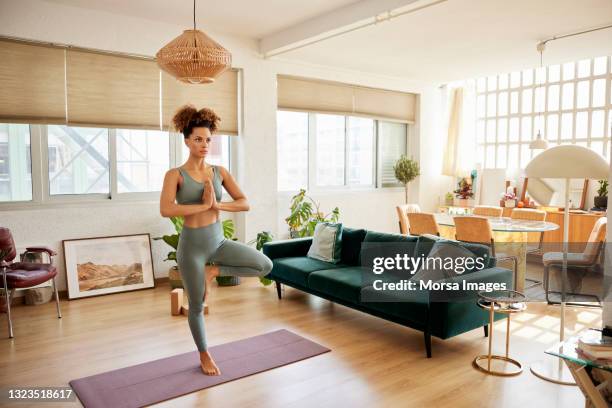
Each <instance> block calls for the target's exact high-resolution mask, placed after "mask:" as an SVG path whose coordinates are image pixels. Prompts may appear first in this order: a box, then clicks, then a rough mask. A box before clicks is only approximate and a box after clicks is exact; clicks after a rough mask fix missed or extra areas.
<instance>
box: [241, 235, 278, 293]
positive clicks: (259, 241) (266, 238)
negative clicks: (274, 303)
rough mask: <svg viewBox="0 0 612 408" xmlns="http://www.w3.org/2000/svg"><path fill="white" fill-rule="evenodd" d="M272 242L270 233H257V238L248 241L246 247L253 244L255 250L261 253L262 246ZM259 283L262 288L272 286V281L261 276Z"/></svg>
mask: <svg viewBox="0 0 612 408" xmlns="http://www.w3.org/2000/svg"><path fill="white" fill-rule="evenodd" d="M272 240H273V236H272V233H271V232H270V231H262V232H259V233H257V237H256V238H254V239H252V240H250V241H249V242H248V243H247V244H248V245H252V244H255V248H257V250H258V251H261V249H262V248H263V246H264V244H265V243H266V242H270V241H272ZM259 281H260V282H261V283H262V284H263V285H264V286H268V285H271V284H272V280H271V279H268V278H264V277H263V276H262V277H260V278H259Z"/></svg>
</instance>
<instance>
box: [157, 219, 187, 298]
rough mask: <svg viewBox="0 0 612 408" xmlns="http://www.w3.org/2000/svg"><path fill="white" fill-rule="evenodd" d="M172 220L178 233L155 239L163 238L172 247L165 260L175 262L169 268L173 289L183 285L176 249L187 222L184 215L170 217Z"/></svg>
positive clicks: (169, 277)
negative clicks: (177, 263) (184, 224)
mask: <svg viewBox="0 0 612 408" xmlns="http://www.w3.org/2000/svg"><path fill="white" fill-rule="evenodd" d="M170 221H171V222H172V224H173V225H174V230H175V231H176V234H172V235H164V236H163V237H155V238H153V239H154V240H156V241H157V240H160V239H162V240H163V241H164V242H165V243H166V244H168V245H169V246H170V247H171V248H172V251H170V252H168V255H167V256H166V259H164V262H165V261H171V262H174V263H175V264H174V265H173V266H171V267H170V270H168V280H169V282H170V287H171V288H172V289H176V288H182V287H183V281H182V279H181V274H180V272H179V269H178V265H176V249H177V248H178V243H179V237H180V235H181V231H182V230H183V223H184V222H185V219H184V218H183V217H170Z"/></svg>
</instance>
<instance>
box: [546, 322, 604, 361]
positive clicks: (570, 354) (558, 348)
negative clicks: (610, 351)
mask: <svg viewBox="0 0 612 408" xmlns="http://www.w3.org/2000/svg"><path fill="white" fill-rule="evenodd" d="M585 338H586V339H593V340H598V339H601V330H598V329H589V330H587V331H585V332H582V333H580V334H579V335H577V336H574V337H572V338H570V339H567V340H565V341H563V342H560V343H557V344H555V345H554V346H552V347H551V348H549V349H548V350H546V351H545V353H546V354H550V355H551V356H556V357H560V358H563V359H566V360H570V361H573V362H574V363H577V364H581V365H584V366H589V367H595V368H600V369H602V370H606V371H610V372H612V361H605V360H590V359H589V358H588V357H586V356H585V355H584V354H581V353H580V352H579V351H578V340H579V339H585Z"/></svg>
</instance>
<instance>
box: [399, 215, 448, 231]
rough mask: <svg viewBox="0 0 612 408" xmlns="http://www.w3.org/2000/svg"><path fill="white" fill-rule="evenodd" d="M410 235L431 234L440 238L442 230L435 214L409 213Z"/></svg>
mask: <svg viewBox="0 0 612 408" xmlns="http://www.w3.org/2000/svg"><path fill="white" fill-rule="evenodd" d="M407 215H408V225H409V231H410V235H423V234H431V235H437V236H440V229H439V228H438V223H437V222H436V219H435V217H434V215H433V214H428V213H408V214H407Z"/></svg>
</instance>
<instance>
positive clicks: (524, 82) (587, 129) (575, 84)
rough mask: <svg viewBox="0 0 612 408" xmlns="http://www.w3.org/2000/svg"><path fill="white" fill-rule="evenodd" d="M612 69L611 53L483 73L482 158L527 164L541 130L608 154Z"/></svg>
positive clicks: (553, 141)
mask: <svg viewBox="0 0 612 408" xmlns="http://www.w3.org/2000/svg"><path fill="white" fill-rule="evenodd" d="M611 73H612V61H611V60H610V57H599V58H593V59H586V60H581V61H577V62H568V63H566V64H563V65H551V66H548V67H544V68H542V69H540V68H537V69H528V70H524V71H522V72H513V73H511V74H502V75H498V76H493V77H487V78H479V79H477V80H476V92H477V97H476V112H477V119H476V139H477V145H478V152H477V154H478V158H479V159H480V161H481V163H482V164H483V165H484V167H486V168H506V167H508V168H524V167H525V166H526V164H527V163H528V162H529V160H531V158H532V156H533V153H534V152H532V150H530V149H529V143H530V142H531V141H532V140H533V139H534V138H535V137H536V135H537V133H538V130H539V131H540V132H541V134H542V136H543V137H544V138H546V139H547V140H548V142H549V144H550V145H553V146H554V145H557V144H567V143H571V144H579V145H583V146H588V147H590V148H592V149H593V150H595V151H597V152H598V153H600V154H602V155H604V156H605V157H608V156H609V150H610V128H611V127H612V113H611V108H612V96H610V99H609V100H606V94H607V90H612V84H611V75H610V74H611ZM508 75H509V76H510V81H509V86H510V88H509V89H506V88H507V85H508V81H507V79H508ZM497 83H499V84H500V85H499V87H496V86H495V84H497ZM502 85H503V86H502ZM608 92H610V93H612V91H608ZM507 107H509V109H507ZM535 153H537V152H535Z"/></svg>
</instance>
